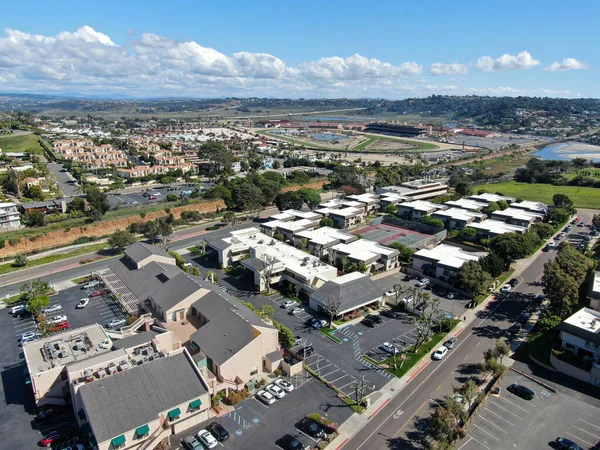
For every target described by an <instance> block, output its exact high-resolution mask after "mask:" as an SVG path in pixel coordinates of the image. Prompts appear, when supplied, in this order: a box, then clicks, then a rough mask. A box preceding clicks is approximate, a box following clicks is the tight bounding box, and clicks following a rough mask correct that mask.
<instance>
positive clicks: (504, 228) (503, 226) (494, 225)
mask: <svg viewBox="0 0 600 450" xmlns="http://www.w3.org/2000/svg"><path fill="white" fill-rule="evenodd" d="M469 227H470V228H475V230H477V232H478V233H479V234H480V235H487V236H489V237H494V236H499V235H501V234H504V233H525V232H526V231H527V228H526V227H522V226H519V225H510V224H508V223H506V222H502V221H500V220H484V221H483V222H478V223H471V224H469Z"/></svg>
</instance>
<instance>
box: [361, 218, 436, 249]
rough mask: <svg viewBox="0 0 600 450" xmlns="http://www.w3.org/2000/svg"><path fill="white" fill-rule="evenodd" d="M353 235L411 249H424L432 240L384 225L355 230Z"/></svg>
mask: <svg viewBox="0 0 600 450" xmlns="http://www.w3.org/2000/svg"><path fill="white" fill-rule="evenodd" d="M352 234H354V235H357V234H360V235H361V236H363V237H364V238H365V239H369V240H370V241H376V242H379V243H380V244H382V245H390V244H392V243H393V242H400V243H401V244H403V245H406V246H407V247H411V248H416V247H423V246H425V245H426V242H427V241H429V240H430V239H431V238H432V236H431V235H429V234H424V233H419V232H417V231H413V230H408V229H406V228H401V227H397V226H394V225H389V224H383V223H382V224H379V225H371V226H368V227H364V228H360V229H358V230H354V231H352ZM424 244H425V245H424Z"/></svg>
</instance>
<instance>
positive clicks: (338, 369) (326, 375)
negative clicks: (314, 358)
mask: <svg viewBox="0 0 600 450" xmlns="http://www.w3.org/2000/svg"><path fill="white" fill-rule="evenodd" d="M340 370H341V369H340V368H337V369H335V370H334V371H333V372H329V373H327V374H325V375H321V376H322V377H323V378H325V377H328V376H329V375H331V374H332V373H336V372H338V371H340ZM325 379H326V380H327V378H325ZM327 382H328V383H330V381H329V380H327Z"/></svg>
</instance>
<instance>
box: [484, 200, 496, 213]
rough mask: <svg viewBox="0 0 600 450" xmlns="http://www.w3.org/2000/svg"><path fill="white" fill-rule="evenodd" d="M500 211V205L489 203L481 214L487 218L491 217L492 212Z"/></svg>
mask: <svg viewBox="0 0 600 450" xmlns="http://www.w3.org/2000/svg"><path fill="white" fill-rule="evenodd" d="M499 209H500V205H499V204H498V203H496V202H490V203H489V205H487V207H486V208H483V212H484V213H486V214H487V215H488V216H491V215H492V213H493V212H495V211H498V210H499Z"/></svg>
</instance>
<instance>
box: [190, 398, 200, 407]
mask: <svg viewBox="0 0 600 450" xmlns="http://www.w3.org/2000/svg"><path fill="white" fill-rule="evenodd" d="M201 404H202V402H201V401H200V399H197V400H194V401H193V402H190V408H191V409H198V408H200V405H201Z"/></svg>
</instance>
